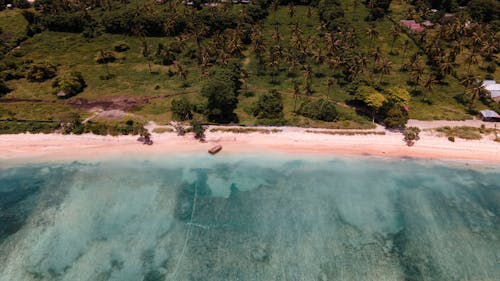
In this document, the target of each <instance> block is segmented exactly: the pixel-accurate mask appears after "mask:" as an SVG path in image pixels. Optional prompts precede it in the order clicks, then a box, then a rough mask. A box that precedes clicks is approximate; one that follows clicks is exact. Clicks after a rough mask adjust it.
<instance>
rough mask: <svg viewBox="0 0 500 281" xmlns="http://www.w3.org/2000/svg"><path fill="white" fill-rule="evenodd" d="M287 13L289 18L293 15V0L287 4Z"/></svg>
mask: <svg viewBox="0 0 500 281" xmlns="http://www.w3.org/2000/svg"><path fill="white" fill-rule="evenodd" d="M288 15H289V16H290V18H291V19H292V18H293V16H294V15H295V5H293V2H290V4H288Z"/></svg>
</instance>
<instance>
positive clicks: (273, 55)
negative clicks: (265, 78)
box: [268, 47, 280, 84]
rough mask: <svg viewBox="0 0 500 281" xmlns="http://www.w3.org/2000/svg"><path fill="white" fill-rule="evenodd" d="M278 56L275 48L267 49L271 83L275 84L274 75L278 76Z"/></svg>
mask: <svg viewBox="0 0 500 281" xmlns="http://www.w3.org/2000/svg"><path fill="white" fill-rule="evenodd" d="M279 57H280V56H279V55H278V54H277V50H276V47H271V48H269V62H268V66H269V67H270V68H271V83H272V84H275V83H276V75H277V74H278V71H279V66H280V64H279V61H278V59H279Z"/></svg>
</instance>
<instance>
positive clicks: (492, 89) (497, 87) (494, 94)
mask: <svg viewBox="0 0 500 281" xmlns="http://www.w3.org/2000/svg"><path fill="white" fill-rule="evenodd" d="M482 85H483V87H484V89H485V90H486V91H488V92H489V93H490V97H491V99H493V100H494V101H497V102H498V101H500V84H498V83H497V82H496V81H495V80H484V81H483V83H482Z"/></svg>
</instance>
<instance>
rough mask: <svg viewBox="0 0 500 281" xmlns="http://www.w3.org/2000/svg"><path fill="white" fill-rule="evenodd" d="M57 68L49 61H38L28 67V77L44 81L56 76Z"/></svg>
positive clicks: (36, 80) (30, 79)
mask: <svg viewBox="0 0 500 281" xmlns="http://www.w3.org/2000/svg"><path fill="white" fill-rule="evenodd" d="M56 72H57V68H56V67H55V66H54V65H52V64H50V63H48V62H43V63H36V64H33V65H31V66H30V67H29V68H28V73H27V75H26V78H28V80H29V81H31V82H43V81H45V80H47V79H51V78H53V77H55V76H56Z"/></svg>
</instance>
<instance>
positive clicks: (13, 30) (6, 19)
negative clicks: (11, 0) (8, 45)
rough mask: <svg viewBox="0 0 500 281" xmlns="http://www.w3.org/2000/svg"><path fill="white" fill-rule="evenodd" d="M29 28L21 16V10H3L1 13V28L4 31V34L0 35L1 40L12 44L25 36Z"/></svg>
mask: <svg viewBox="0 0 500 281" xmlns="http://www.w3.org/2000/svg"><path fill="white" fill-rule="evenodd" d="M27 26H28V22H27V21H26V20H25V19H24V17H23V16H22V15H21V10H19V9H14V10H3V11H1V12H0V27H2V30H3V34H1V35H0V38H1V39H3V40H5V41H7V42H12V41H13V40H16V39H17V38H19V37H21V36H23V35H24V31H25V30H26V27H27Z"/></svg>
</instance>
